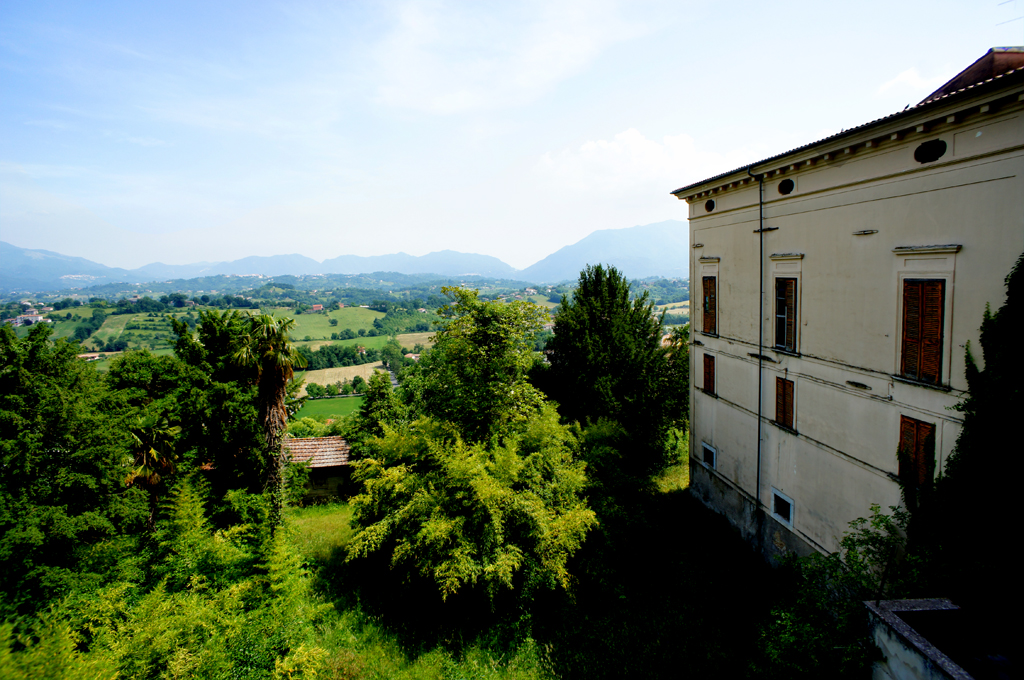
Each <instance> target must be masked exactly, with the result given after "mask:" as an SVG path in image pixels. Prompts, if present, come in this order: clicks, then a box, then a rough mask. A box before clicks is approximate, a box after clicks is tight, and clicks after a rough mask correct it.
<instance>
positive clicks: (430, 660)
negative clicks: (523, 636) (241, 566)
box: [286, 502, 553, 680]
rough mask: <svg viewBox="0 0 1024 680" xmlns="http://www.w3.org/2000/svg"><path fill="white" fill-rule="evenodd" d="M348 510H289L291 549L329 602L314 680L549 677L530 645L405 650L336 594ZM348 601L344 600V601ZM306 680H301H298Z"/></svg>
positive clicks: (348, 532) (340, 506)
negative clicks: (321, 661)
mask: <svg viewBox="0 0 1024 680" xmlns="http://www.w3.org/2000/svg"><path fill="white" fill-rule="evenodd" d="M351 518H352V509H351V507H350V506H349V505H347V504H346V503H344V502H337V503H331V504H326V505H318V506H311V507H306V508H293V509H290V510H289V511H288V513H287V515H286V522H287V527H288V529H287V530H288V536H289V541H290V542H291V544H292V547H293V549H294V550H295V551H296V552H297V553H298V554H299V555H300V556H301V557H302V560H303V562H304V563H305V564H306V565H307V567H308V568H309V569H310V570H311V571H312V573H313V577H314V579H315V580H316V581H317V582H318V583H319V584H320V594H319V597H322V598H325V599H327V600H332V601H333V603H334V609H333V611H331V612H329V613H328V614H327V616H325V617H324V621H323V622H322V623H321V624H320V626H318V628H317V630H316V633H315V636H314V639H313V640H312V641H311V642H312V644H314V645H315V646H316V647H318V648H320V649H322V650H324V651H325V652H326V659H327V662H326V668H324V669H323V671H324V673H323V675H319V676H318V677H326V678H335V679H337V680H342V679H345V680H356V679H360V680H363V679H366V680H370V679H377V678H379V679H382V680H383V679H391V678H394V679H396V680H441V679H448V678H452V679H455V678H463V679H465V680H535V679H536V680H539V679H541V678H550V677H553V675H552V674H551V673H550V672H549V671H548V670H547V664H545V663H544V662H543V657H544V655H543V654H542V653H541V650H540V649H539V647H538V645H537V644H536V643H534V642H533V641H532V640H526V641H525V642H524V643H522V644H519V645H515V646H512V647H511V648H506V647H501V648H495V647H494V646H493V645H488V644H485V643H484V642H481V641H477V642H473V643H470V644H466V645H462V644H456V645H443V644H439V645H435V646H433V647H431V648H427V649H416V648H410V647H409V646H408V645H406V644H403V643H402V641H401V640H402V636H401V635H400V634H399V633H397V632H396V631H393V630H390V629H389V628H388V627H387V626H386V625H385V624H384V623H383V622H382V621H381V620H380V619H379V618H378V617H377V616H373V615H370V614H367V613H365V612H364V611H363V609H362V607H361V605H360V604H359V603H358V600H357V599H356V598H352V597H350V596H351V593H338V592H337V586H338V585H339V584H338V583H337V581H334V580H333V579H334V577H336V576H337V573H338V571H339V565H344V556H345V548H346V547H347V545H348V543H349V541H350V540H351V537H352V534H353V529H352V527H351V524H350V522H351ZM346 596H349V597H346ZM303 677H304V676H303Z"/></svg>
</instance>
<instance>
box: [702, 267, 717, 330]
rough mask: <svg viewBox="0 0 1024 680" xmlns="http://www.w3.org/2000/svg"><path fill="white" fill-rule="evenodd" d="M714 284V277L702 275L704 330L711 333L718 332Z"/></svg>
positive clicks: (715, 280)
mask: <svg viewBox="0 0 1024 680" xmlns="http://www.w3.org/2000/svg"><path fill="white" fill-rule="evenodd" d="M716 284H717V278H716V277H714V276H705V277H704V332H705V333H709V334H711V335H715V334H716V333H718V299H717V297H718V296H717V290H716V288H717V286H716Z"/></svg>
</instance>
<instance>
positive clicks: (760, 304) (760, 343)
mask: <svg viewBox="0 0 1024 680" xmlns="http://www.w3.org/2000/svg"><path fill="white" fill-rule="evenodd" d="M747 174H748V175H750V176H751V177H753V178H754V179H756V180H757V241H758V248H759V251H758V252H759V253H760V254H759V256H758V258H757V265H758V283H757V291H758V297H757V487H756V488H755V490H754V495H755V496H756V497H757V509H758V510H760V509H761V420H762V418H761V402H762V401H763V399H762V395H763V394H764V389H763V385H762V381H763V380H764V173H762V174H760V175H755V174H754V173H752V172H751V171H750V168H747Z"/></svg>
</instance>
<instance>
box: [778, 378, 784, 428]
mask: <svg viewBox="0 0 1024 680" xmlns="http://www.w3.org/2000/svg"><path fill="white" fill-rule="evenodd" d="M785 382H786V381H785V380H784V379H783V378H776V379H775V422H777V423H778V424H779V425H785V423H786V390H785V387H784V386H783V383H785Z"/></svg>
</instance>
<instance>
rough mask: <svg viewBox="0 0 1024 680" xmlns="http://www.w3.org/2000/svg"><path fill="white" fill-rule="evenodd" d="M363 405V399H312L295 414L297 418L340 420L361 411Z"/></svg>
mask: <svg viewBox="0 0 1024 680" xmlns="http://www.w3.org/2000/svg"><path fill="white" fill-rule="evenodd" d="M362 403H363V398H362V397H334V398H333V399H331V398H329V399H310V400H309V401H307V402H306V404H305V405H304V406H303V407H302V408H300V409H299V412H298V413H296V414H295V417H296V418H312V417H314V416H324V417H325V418H340V417H342V416H347V415H348V414H350V413H353V412H355V411H357V410H359V406H360V405H361V404H362Z"/></svg>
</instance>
